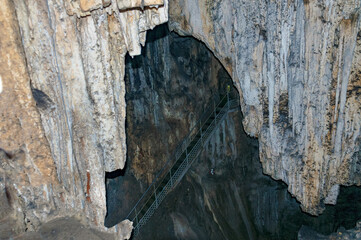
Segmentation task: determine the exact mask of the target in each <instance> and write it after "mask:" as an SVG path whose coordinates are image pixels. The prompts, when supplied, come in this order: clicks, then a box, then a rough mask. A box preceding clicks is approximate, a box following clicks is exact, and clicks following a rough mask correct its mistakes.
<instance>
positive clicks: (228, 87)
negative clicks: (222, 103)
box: [227, 85, 230, 110]
mask: <svg viewBox="0 0 361 240" xmlns="http://www.w3.org/2000/svg"><path fill="white" fill-rule="evenodd" d="M229 91H230V86H229V85H228V86H227V107H228V110H229V109H230V106H229Z"/></svg>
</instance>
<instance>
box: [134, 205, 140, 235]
mask: <svg viewBox="0 0 361 240" xmlns="http://www.w3.org/2000/svg"><path fill="white" fill-rule="evenodd" d="M134 212H135V222H136V225H135V227H136V228H137V231H138V233H139V227H138V225H139V221H138V213H137V208H134ZM138 233H137V234H138Z"/></svg>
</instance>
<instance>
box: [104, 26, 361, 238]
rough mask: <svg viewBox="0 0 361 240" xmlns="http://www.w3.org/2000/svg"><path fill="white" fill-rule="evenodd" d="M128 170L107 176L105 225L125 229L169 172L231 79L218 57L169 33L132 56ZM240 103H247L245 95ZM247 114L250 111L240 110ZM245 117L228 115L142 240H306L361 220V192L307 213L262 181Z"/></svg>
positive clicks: (161, 32)
mask: <svg viewBox="0 0 361 240" xmlns="http://www.w3.org/2000/svg"><path fill="white" fill-rule="evenodd" d="M125 82H126V102H127V119H126V134H127V165H128V167H127V168H125V170H123V171H116V172H112V173H107V174H106V189H107V211H108V214H107V217H106V219H105V226H107V227H111V226H113V225H115V224H117V223H119V222H120V221H122V220H124V219H125V218H126V217H127V216H128V214H129V212H130V211H131V210H132V208H133V207H134V205H135V204H136V203H137V201H138V200H139V198H140V197H141V196H142V194H143V193H144V192H145V191H146V189H147V188H148V186H149V185H150V183H151V182H152V181H153V180H154V178H155V176H156V175H157V173H158V172H159V171H160V170H161V169H162V167H163V166H164V163H165V162H166V161H167V160H168V159H169V157H170V156H171V155H172V153H173V152H174V151H175V149H176V148H177V146H178V144H179V143H180V142H182V140H183V139H184V138H185V136H187V134H188V133H189V130H190V129H191V128H192V127H193V126H194V124H195V123H196V122H197V120H198V119H199V118H200V116H201V115H202V113H203V112H204V110H205V108H206V106H207V104H208V103H209V102H210V99H211V98H212V96H214V95H215V94H219V95H222V94H224V92H225V91H226V89H227V86H228V85H231V86H233V83H232V80H231V77H230V76H229V75H228V73H227V72H226V70H225V69H224V68H223V67H222V65H221V64H220V63H219V61H218V60H217V59H216V58H215V57H214V55H213V54H212V53H211V52H210V51H209V50H208V48H207V47H206V46H205V45H204V44H202V43H201V42H199V41H197V40H196V39H194V38H192V37H180V36H178V35H177V34H175V33H170V32H169V30H168V28H167V26H166V25H161V26H158V27H156V28H155V29H154V30H152V31H149V32H147V43H146V45H145V47H144V48H143V49H142V54H141V55H140V56H136V57H134V58H131V57H129V56H127V57H126V68H125ZM237 97H239V96H237ZM238 110H240V108H239V109H238ZM242 120H243V117H242V114H241V111H233V112H231V113H229V114H228V115H227V117H226V118H225V119H224V120H223V122H222V123H221V124H220V125H219V127H218V128H217V129H216V130H215V131H214V133H213V135H212V137H210V140H209V141H208V142H207V143H205V144H204V146H203V151H202V152H201V154H200V155H199V157H198V159H197V161H195V162H194V163H193V165H192V167H191V168H190V170H189V171H188V172H187V174H186V175H185V177H184V178H183V180H182V181H181V182H180V184H179V185H178V186H177V187H176V188H175V190H173V191H172V192H171V193H170V194H169V195H167V197H166V198H165V200H164V201H163V202H162V204H161V206H160V207H159V208H158V209H157V210H156V211H155V213H154V215H153V216H152V218H151V219H150V220H149V222H148V223H147V224H146V225H145V226H144V227H142V230H141V234H140V235H138V236H137V237H134V236H133V237H132V239H144V240H146V239H164V240H168V239H207V240H209V239H216V240H218V239H234V240H238V239H259V240H263V239H264V240H269V239H277V240H278V239H280V240H282V239H284V240H291V239H297V233H298V231H299V229H300V228H301V226H302V225H305V226H309V227H312V228H313V229H314V230H316V231H317V232H320V233H322V234H329V233H332V232H335V231H336V230H337V229H338V228H340V227H341V226H342V227H345V228H352V227H354V225H355V222H356V221H357V220H358V219H361V209H360V204H361V190H360V188H358V187H341V191H340V195H339V198H338V203H337V205H336V206H327V207H326V210H325V212H324V213H323V214H322V215H321V216H319V217H313V216H310V215H308V214H306V213H303V212H302V211H301V209H300V205H299V203H298V202H297V201H296V199H294V198H293V197H291V195H290V194H289V193H288V191H287V185H286V184H284V183H283V182H281V181H275V180H273V179H272V178H271V177H269V176H266V175H264V174H263V172H262V166H261V163H260V160H259V152H258V148H259V146H258V141H257V139H254V138H250V137H249V136H248V135H247V134H246V133H245V132H244V129H243V125H242Z"/></svg>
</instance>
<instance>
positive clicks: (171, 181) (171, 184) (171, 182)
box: [169, 168, 173, 188]
mask: <svg viewBox="0 0 361 240" xmlns="http://www.w3.org/2000/svg"><path fill="white" fill-rule="evenodd" d="M169 176H170V186H171V187H172V188H173V180H172V168H171V169H169Z"/></svg>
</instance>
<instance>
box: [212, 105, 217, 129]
mask: <svg viewBox="0 0 361 240" xmlns="http://www.w3.org/2000/svg"><path fill="white" fill-rule="evenodd" d="M213 112H214V126H216V125H217V113H216V105H215V103H214V101H213Z"/></svg>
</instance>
